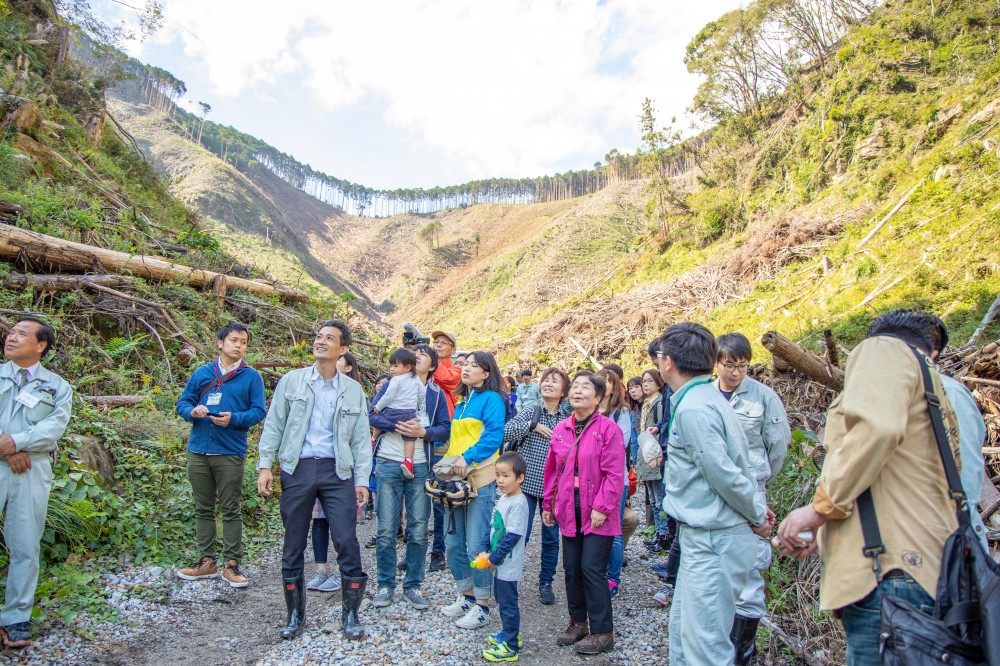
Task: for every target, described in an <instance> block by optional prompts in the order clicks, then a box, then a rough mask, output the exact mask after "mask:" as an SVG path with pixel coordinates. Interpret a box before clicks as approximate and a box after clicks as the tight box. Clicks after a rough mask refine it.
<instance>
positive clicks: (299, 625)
mask: <svg viewBox="0 0 1000 666" xmlns="http://www.w3.org/2000/svg"><path fill="white" fill-rule="evenodd" d="M283 584H284V588H285V608H286V609H287V610H288V619H287V620H286V622H285V627H284V628H283V629H282V630H281V637H282V638H295V637H296V636H298V635H299V634H301V633H302V629H303V627H305V625H306V591H305V576H299V577H298V578H286V579H284V581H283Z"/></svg>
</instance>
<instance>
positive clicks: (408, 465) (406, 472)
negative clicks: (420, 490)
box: [399, 460, 413, 479]
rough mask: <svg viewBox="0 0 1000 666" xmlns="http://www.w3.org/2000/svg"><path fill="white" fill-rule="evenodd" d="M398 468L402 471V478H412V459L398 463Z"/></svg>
mask: <svg viewBox="0 0 1000 666" xmlns="http://www.w3.org/2000/svg"><path fill="white" fill-rule="evenodd" d="M399 468H400V470H401V471H402V472H403V478H404V479H412V478H413V461H412V460H404V461H403V462H402V463H400V464H399Z"/></svg>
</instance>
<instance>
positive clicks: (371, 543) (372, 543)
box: [365, 537, 377, 548]
mask: <svg viewBox="0 0 1000 666" xmlns="http://www.w3.org/2000/svg"><path fill="white" fill-rule="evenodd" d="M376 541H377V539H376V538H375V537H372V538H371V539H368V541H366V542H365V548H374V547H375V543H376Z"/></svg>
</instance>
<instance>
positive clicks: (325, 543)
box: [312, 518, 330, 564]
mask: <svg viewBox="0 0 1000 666" xmlns="http://www.w3.org/2000/svg"><path fill="white" fill-rule="evenodd" d="M312 534H313V560H314V561H315V562H316V564H326V558H327V556H328V555H329V554H330V523H328V522H327V520H326V518H313V526H312Z"/></svg>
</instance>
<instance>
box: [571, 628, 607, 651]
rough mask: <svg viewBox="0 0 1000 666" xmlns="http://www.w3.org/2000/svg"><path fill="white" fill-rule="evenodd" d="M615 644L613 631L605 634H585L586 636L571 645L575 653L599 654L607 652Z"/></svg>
mask: <svg viewBox="0 0 1000 666" xmlns="http://www.w3.org/2000/svg"><path fill="white" fill-rule="evenodd" d="M614 646H615V635H614V633H613V632H608V633H606V634H587V636H586V637H585V638H584V639H583V640H581V641H580V642H578V643H577V644H576V645H574V646H573V649H574V650H576V652H577V654H600V653H602V652H607V651H608V650H610V649H611V648H613V647H614Z"/></svg>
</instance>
